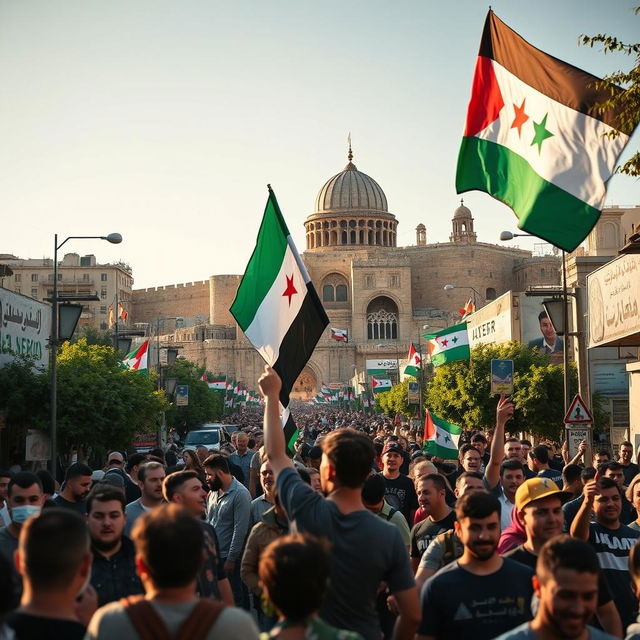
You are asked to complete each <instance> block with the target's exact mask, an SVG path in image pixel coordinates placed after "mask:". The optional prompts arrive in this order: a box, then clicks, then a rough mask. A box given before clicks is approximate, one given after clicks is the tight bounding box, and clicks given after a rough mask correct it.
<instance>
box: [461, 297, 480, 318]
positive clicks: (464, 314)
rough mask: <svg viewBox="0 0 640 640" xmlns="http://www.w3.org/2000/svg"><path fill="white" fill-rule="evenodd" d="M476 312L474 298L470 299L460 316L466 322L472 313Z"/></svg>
mask: <svg viewBox="0 0 640 640" xmlns="http://www.w3.org/2000/svg"><path fill="white" fill-rule="evenodd" d="M475 310H476V305H475V304H474V303H473V298H469V299H468V300H467V303H466V304H465V305H464V307H462V309H460V315H461V316H462V319H463V320H464V319H465V318H466V317H467V316H468V315H469V314H470V313H473V312H474V311H475Z"/></svg>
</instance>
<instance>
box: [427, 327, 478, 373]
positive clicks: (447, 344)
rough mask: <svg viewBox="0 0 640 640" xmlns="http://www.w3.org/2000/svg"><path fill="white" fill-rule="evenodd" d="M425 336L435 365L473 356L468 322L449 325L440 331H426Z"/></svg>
mask: <svg viewBox="0 0 640 640" xmlns="http://www.w3.org/2000/svg"><path fill="white" fill-rule="evenodd" d="M423 337H425V338H427V340H428V342H427V349H428V350H429V356H430V357H431V364H433V366H434V367H439V366H440V365H443V364H447V362H453V361H455V360H469V359H470V358H471V350H470V349H469V335H468V333H467V323H466V322H462V323H460V324H456V325H453V326H452V327H447V328H446V329H443V330H442V331H438V333H425V334H424V336H423Z"/></svg>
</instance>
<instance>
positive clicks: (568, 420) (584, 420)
mask: <svg viewBox="0 0 640 640" xmlns="http://www.w3.org/2000/svg"><path fill="white" fill-rule="evenodd" d="M564 423H565V424H591V423H593V416H592V415H591V413H590V412H589V409H587V405H586V404H585V403H584V400H583V399H582V398H581V397H580V394H579V393H577V394H576V396H575V398H574V399H573V400H572V401H571V405H570V406H569V411H567V415H566V416H565V417H564Z"/></svg>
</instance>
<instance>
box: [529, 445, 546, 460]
mask: <svg viewBox="0 0 640 640" xmlns="http://www.w3.org/2000/svg"><path fill="white" fill-rule="evenodd" d="M529 455H530V456H531V457H532V458H535V459H536V460H537V461H538V462H540V463H542V464H549V449H547V447H545V446H544V445H543V444H539V445H538V446H537V447H534V448H533V449H531V451H529Z"/></svg>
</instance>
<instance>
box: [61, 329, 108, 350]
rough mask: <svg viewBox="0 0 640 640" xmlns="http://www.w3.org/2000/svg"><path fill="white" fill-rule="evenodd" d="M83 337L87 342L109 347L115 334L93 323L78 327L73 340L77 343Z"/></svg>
mask: <svg viewBox="0 0 640 640" xmlns="http://www.w3.org/2000/svg"><path fill="white" fill-rule="evenodd" d="M83 338H84V339H85V340H86V341H87V344H90V345H91V344H100V345H102V346H104V347H109V346H111V345H112V344H113V334H112V333H111V332H110V331H103V330H102V329H97V328H96V327H93V326H91V325H85V326H84V327H80V328H79V329H76V331H75V333H74V334H73V338H71V342H72V343H73V344H75V343H76V342H79V341H80V340H82V339H83Z"/></svg>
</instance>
